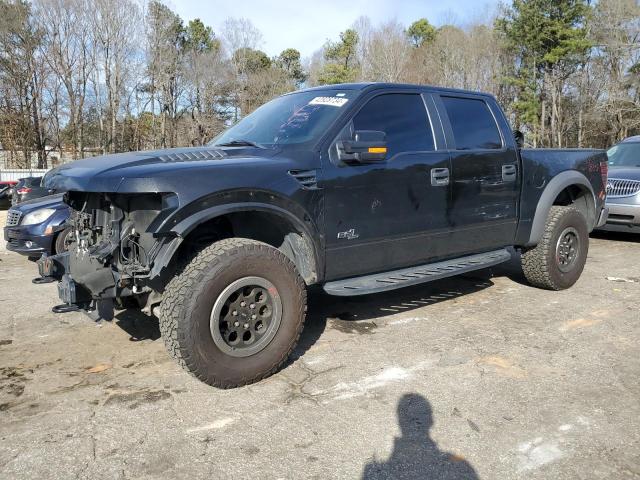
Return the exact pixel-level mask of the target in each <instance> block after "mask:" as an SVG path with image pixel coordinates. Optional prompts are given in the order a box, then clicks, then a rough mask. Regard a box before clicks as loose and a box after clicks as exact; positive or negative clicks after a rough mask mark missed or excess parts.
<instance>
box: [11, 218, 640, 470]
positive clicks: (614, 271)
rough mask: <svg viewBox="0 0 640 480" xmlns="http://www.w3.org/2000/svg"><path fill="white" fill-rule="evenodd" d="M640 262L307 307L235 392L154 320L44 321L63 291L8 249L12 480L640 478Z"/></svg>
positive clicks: (594, 242)
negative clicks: (300, 322) (275, 356)
mask: <svg viewBox="0 0 640 480" xmlns="http://www.w3.org/2000/svg"><path fill="white" fill-rule="evenodd" d="M0 213H4V212H0ZM0 224H4V218H0ZM2 248H3V247H2ZM639 256H640V238H639V237H638V236H635V237H634V236H625V235H613V234H608V235H599V236H597V237H596V238H592V239H591V249H590V253H589V259H588V263H587V267H586V269H585V272H584V273H583V275H582V278H581V279H580V281H579V282H578V284H576V286H574V287H573V288H572V289H570V290H567V291H564V292H548V291H543V290H537V289H535V288H532V287H529V286H527V285H526V283H525V282H524V280H523V278H522V274H521V272H520V270H519V267H518V264H517V262H516V261H514V262H512V263H510V264H507V265H505V266H502V267H499V268H494V269H492V270H483V271H481V272H477V273H475V274H473V275H468V276H465V277H462V278H454V279H448V280H444V281H439V282H435V283H432V284H425V285H422V286H418V287H414V288H408V289H404V290H399V291H395V292H390V293H386V294H379V295H371V296H366V297H354V298H351V299H343V298H337V297H330V296H327V295H325V294H323V293H321V292H319V291H312V292H311V293H310V300H311V302H310V306H309V315H308V319H307V324H306V327H305V331H304V333H303V336H302V339H301V343H300V345H299V347H298V349H297V351H296V354H295V357H294V359H292V361H291V362H289V364H288V365H287V366H286V367H285V368H283V369H282V370H281V371H280V372H279V373H277V374H276V375H274V376H272V377H270V378H269V379H267V380H265V381H262V382H260V383H258V384H255V385H252V386H248V387H244V388H239V389H235V390H225V391H222V390H215V389H213V388H211V387H208V386H206V385H203V384H201V383H199V382H198V381H196V380H195V379H193V378H191V377H190V376H189V375H188V374H186V373H185V372H183V371H182V370H181V369H180V368H179V367H178V366H177V365H176V364H175V363H174V362H173V361H172V360H171V359H170V358H169V357H168V355H167V354H166V353H165V350H164V346H163V344H162V340H161V339H160V338H159V331H158V327H157V322H155V321H154V320H153V319H149V318H147V317H145V316H144V315H137V314H133V313H130V312H120V313H119V314H118V316H117V318H116V319H115V320H114V321H113V322H103V323H99V324H97V323H94V322H92V321H91V320H90V319H89V318H88V317H86V316H85V315H83V314H80V313H70V314H63V315H55V314H53V313H51V311H50V308H51V306H53V305H54V304H56V303H57V302H56V300H57V296H56V287H55V285H54V284H48V285H34V284H32V283H31V278H32V277H34V276H35V275H36V268H35V265H34V264H32V263H30V262H28V261H27V260H26V259H24V258H22V257H20V256H18V255H14V254H11V253H8V252H6V251H4V250H3V249H2V250H0V273H1V275H0V478H2V479H12V480H13V479H22V478H25V479H32V478H39V479H48V478H92V479H96V478H109V479H117V478H139V479H155V478H187V477H190V478H208V479H210V478H215V479H226V478H233V479H244V478H247V479H262V478H265V479H280V478H283V479H305V478H313V479H325V478H338V479H342V478H344V479H358V478H365V479H373V478H428V479H431V478H434V479H435V478H470V479H478V478H479V479H551V478H553V479H594V478H602V479H605V478H606V479H630V478H640V382H639V381H638V378H639V374H640V346H639V345H640V342H639V340H640V323H639V320H640V314H639V309H638V298H639V293H640V272H639V270H638V258H640V257H639Z"/></svg>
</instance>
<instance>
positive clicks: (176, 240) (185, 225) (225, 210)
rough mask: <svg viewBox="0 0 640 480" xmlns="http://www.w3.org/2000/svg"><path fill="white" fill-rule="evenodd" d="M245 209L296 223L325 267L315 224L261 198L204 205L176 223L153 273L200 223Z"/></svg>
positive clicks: (318, 266)
mask: <svg viewBox="0 0 640 480" xmlns="http://www.w3.org/2000/svg"><path fill="white" fill-rule="evenodd" d="M246 211H254V212H255V211H259V212H265V213H271V214H274V215H278V216H279V217H281V218H283V219H284V220H286V221H288V222H290V223H291V225H293V226H294V228H296V229H297V230H298V231H300V232H302V233H303V234H304V236H305V237H306V239H307V240H308V243H309V244H310V246H311V247H312V253H313V257H314V258H313V261H314V263H315V267H316V268H315V270H316V272H317V273H318V274H319V273H320V272H322V271H323V270H322V264H321V256H320V251H321V249H320V245H319V244H318V242H317V240H316V239H318V238H319V236H318V235H319V234H318V232H317V230H316V229H315V227H314V226H313V224H311V222H305V221H303V220H302V219H300V218H299V217H298V216H296V215H295V214H294V213H292V212H290V211H289V210H287V209H285V208H282V207H279V206H276V205H270V204H265V203H261V202H238V203H231V204H224V205H216V206H213V207H209V208H205V209H203V210H200V211H199V212H197V213H194V214H192V215H189V216H188V217H186V218H183V219H182V220H181V221H180V222H178V223H177V224H175V225H174V226H173V227H172V228H171V231H170V233H171V236H170V240H168V241H165V242H164V243H163V245H162V247H161V248H160V249H159V251H158V254H157V255H156V257H155V259H154V262H153V267H152V269H151V272H150V277H151V278H154V277H156V276H157V275H159V274H160V272H161V271H162V269H164V268H165V267H167V266H168V265H169V263H170V262H171V259H172V258H173V256H174V255H175V253H176V251H177V250H178V248H179V247H180V245H181V244H182V241H183V239H184V238H185V237H186V236H187V235H189V233H190V232H192V231H193V230H194V229H195V228H196V227H197V226H198V225H200V224H202V223H204V222H207V221H209V220H212V219H214V218H217V217H220V216H223V215H227V214H230V213H237V212H246Z"/></svg>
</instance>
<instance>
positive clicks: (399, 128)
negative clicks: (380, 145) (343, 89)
mask: <svg viewBox="0 0 640 480" xmlns="http://www.w3.org/2000/svg"><path fill="white" fill-rule="evenodd" d="M353 129H354V130H378V131H382V132H385V133H386V134H387V152H388V158H391V157H393V156H394V155H397V154H398V153H403V152H423V151H430V150H435V147H434V142H433V134H432V133H431V125H430V123H429V117H428V116H427V110H426V108H425V106H424V102H423V101H422V97H421V96H420V95H419V94H411V93H410V94H405V93H389V94H384V95H379V96H377V97H374V98H372V99H371V100H369V102H368V103H367V104H366V105H365V106H364V107H362V109H361V110H360V111H359V112H358V113H357V115H356V116H355V117H354V118H353Z"/></svg>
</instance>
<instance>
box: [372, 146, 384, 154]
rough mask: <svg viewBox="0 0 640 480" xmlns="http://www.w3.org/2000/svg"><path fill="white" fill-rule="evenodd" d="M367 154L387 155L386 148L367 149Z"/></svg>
mask: <svg viewBox="0 0 640 480" xmlns="http://www.w3.org/2000/svg"><path fill="white" fill-rule="evenodd" d="M369 153H387V147H369Z"/></svg>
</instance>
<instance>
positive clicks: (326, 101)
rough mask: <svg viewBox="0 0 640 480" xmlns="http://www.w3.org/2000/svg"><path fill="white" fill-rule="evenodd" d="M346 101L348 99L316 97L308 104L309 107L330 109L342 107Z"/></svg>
mask: <svg viewBox="0 0 640 480" xmlns="http://www.w3.org/2000/svg"><path fill="white" fill-rule="evenodd" d="M348 101H349V99H348V98H338V97H316V98H314V99H313V100H311V101H310V102H309V105H329V106H331V107H342V106H343V105H344V104H345V103H347V102H348Z"/></svg>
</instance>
